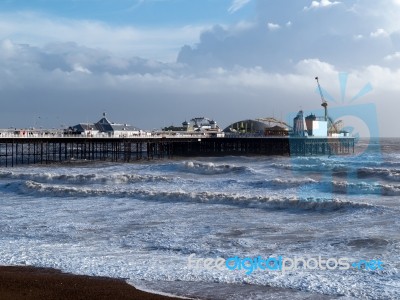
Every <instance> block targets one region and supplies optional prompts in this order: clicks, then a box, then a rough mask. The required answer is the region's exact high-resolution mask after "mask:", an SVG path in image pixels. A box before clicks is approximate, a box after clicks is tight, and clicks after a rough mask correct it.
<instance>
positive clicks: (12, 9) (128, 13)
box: [0, 0, 400, 137]
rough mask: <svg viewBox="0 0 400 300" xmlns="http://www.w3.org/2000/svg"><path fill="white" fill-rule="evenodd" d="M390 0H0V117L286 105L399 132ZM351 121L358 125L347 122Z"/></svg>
mask: <svg viewBox="0 0 400 300" xmlns="http://www.w3.org/2000/svg"><path fill="white" fill-rule="evenodd" d="M399 15H400V0H381V1H372V0H344V1H334V0H318V1H312V0H296V1H293V0H279V1H276V0H118V1H116V0H113V1H111V0H30V1H22V0H21V1H19V0H4V1H1V2H0V104H1V110H0V115H1V118H0V127H1V128H9V127H17V128H22V127H54V128H60V127H62V126H70V125H74V124H76V123H79V122H95V121H97V120H98V119H100V117H101V115H102V113H103V112H107V115H108V117H109V119H110V120H111V121H114V122H120V123H130V124H133V125H135V126H137V127H139V128H143V129H155V128H157V129H159V128H161V127H163V126H169V125H180V124H181V122H183V121H184V120H189V119H191V118H192V117H199V116H204V117H209V118H213V119H215V120H216V121H217V122H218V124H219V125H220V126H221V127H226V126H228V125H229V124H231V123H233V122H235V121H239V120H244V119H249V118H260V117H270V116H273V117H275V118H278V119H283V120H285V121H288V120H290V118H291V116H292V115H293V114H295V113H296V112H297V111H298V110H300V109H303V110H305V111H306V112H313V113H315V114H317V115H322V114H323V112H322V107H321V106H320V104H321V98H320V96H319V94H318V92H317V90H316V81H315V77H316V76H318V77H319V80H320V83H321V85H322V88H323V92H324V96H325V98H326V99H327V101H328V103H329V114H330V115H331V116H332V118H333V119H335V120H337V119H342V118H343V119H344V121H346V120H348V121H349V122H350V123H351V122H352V120H353V121H354V120H355V119H357V120H358V121H357V122H358V123H357V122H356V123H357V124H360V122H361V123H362V126H361V127H360V128H355V127H356V125H354V124H346V125H349V126H350V127H351V126H353V129H354V130H355V131H357V130H359V131H360V132H361V135H368V134H369V135H379V136H387V137H399V136H400V133H399V129H400V127H399V126H396V121H397V114H398V111H400V104H399V103H400V102H399V100H400V99H398V95H399V93H400V85H399V82H400V18H399V17H398V16H399ZM357 126H358V125H357Z"/></svg>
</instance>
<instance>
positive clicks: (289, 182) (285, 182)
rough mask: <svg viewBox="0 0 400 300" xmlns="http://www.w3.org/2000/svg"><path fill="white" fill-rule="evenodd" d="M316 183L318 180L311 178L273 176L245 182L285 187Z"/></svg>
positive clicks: (251, 184) (275, 187) (270, 186)
mask: <svg viewBox="0 0 400 300" xmlns="http://www.w3.org/2000/svg"><path fill="white" fill-rule="evenodd" d="M317 183H318V181H317V180H314V179H312V178H303V179H284V178H274V179H265V180H257V181H251V182H248V183H247V184H248V185H249V186H251V187H254V188H273V189H287V188H294V187H300V186H303V185H305V184H317Z"/></svg>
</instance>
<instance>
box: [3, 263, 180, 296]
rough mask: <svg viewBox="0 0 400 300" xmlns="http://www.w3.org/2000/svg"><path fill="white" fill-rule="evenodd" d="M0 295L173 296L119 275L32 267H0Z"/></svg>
mask: <svg viewBox="0 0 400 300" xmlns="http://www.w3.org/2000/svg"><path fill="white" fill-rule="evenodd" d="M0 299H2V300H19V299H21V300H22V299H24V300H31V299H32V300H34V299H35V300H36V299H42V300H50V299H52V300H53V299H54V300H55V299H57V300H58V299H71V300H72V299H74V300H75V299H76V300H86V299H88V300H89V299H115V300H120V299H121V300H122V299H123V300H125V299H126V300H128V299H143V300H173V299H178V298H171V297H166V296H160V295H155V294H151V293H147V292H142V291H139V290H137V289H135V288H134V287H133V286H131V285H129V284H127V283H126V282H125V281H124V280H122V279H113V278H106V277H91V276H81V275H73V274H66V273H62V272H61V271H59V270H54V269H45V268H35V267H0Z"/></svg>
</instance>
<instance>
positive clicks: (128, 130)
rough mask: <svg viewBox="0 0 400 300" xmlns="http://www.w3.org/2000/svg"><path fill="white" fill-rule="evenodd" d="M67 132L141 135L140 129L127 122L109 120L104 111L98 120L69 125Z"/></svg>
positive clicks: (101, 134) (120, 135)
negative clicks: (120, 122)
mask: <svg viewBox="0 0 400 300" xmlns="http://www.w3.org/2000/svg"><path fill="white" fill-rule="evenodd" d="M67 133H69V134H76V135H84V136H97V135H100V136H107V137H132V136H139V135H141V133H142V131H141V130H140V129H138V128H136V127H134V126H132V125H129V124H119V123H114V122H110V121H109V120H108V119H107V117H106V113H103V117H102V118H101V119H100V120H99V121H98V122H96V123H79V124H77V125H75V126H72V127H69V128H68V130H67Z"/></svg>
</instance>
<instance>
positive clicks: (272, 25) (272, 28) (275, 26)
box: [267, 23, 281, 31]
mask: <svg viewBox="0 0 400 300" xmlns="http://www.w3.org/2000/svg"><path fill="white" fill-rule="evenodd" d="M267 26H268V29H269V30H270V31H275V30H278V29H280V28H281V26H280V25H279V24H275V23H268V24H267Z"/></svg>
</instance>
